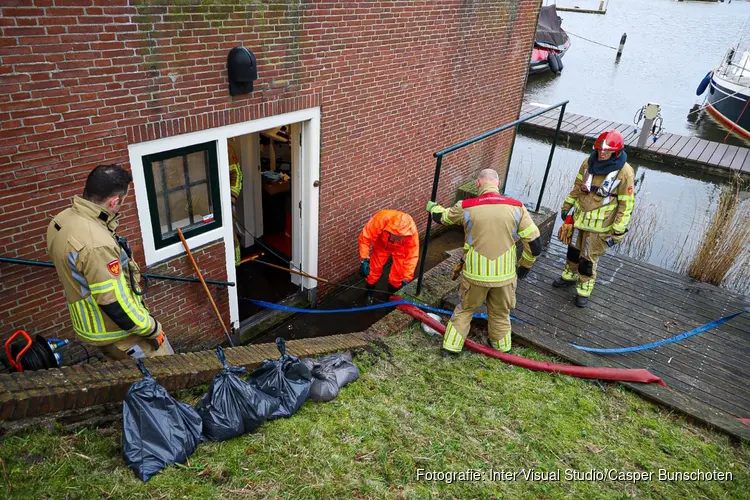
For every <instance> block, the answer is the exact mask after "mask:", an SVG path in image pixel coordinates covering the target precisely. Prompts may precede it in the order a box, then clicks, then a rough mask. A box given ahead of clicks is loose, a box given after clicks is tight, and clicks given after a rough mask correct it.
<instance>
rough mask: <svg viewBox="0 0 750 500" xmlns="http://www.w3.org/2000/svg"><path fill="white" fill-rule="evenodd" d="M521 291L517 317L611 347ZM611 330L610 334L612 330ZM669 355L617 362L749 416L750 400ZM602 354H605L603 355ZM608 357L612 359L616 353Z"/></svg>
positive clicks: (627, 356)
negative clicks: (534, 303) (535, 304)
mask: <svg viewBox="0 0 750 500" xmlns="http://www.w3.org/2000/svg"><path fill="white" fill-rule="evenodd" d="M518 293H519V295H520V298H519V299H518V300H520V301H521V302H522V304H521V305H518V306H517V308H516V310H515V311H516V313H517V316H516V317H518V318H519V319H521V320H524V321H527V322H529V323H531V324H532V325H534V326H536V327H537V328H539V329H540V330H542V331H546V332H547V333H549V334H555V335H556V337H557V338H558V339H564V340H565V341H567V342H572V343H576V344H579V345H585V346H588V347H597V348H601V347H611V346H609V345H607V344H602V336H601V335H599V334H598V332H597V330H593V329H587V328H590V326H589V327H587V326H584V325H583V324H581V323H580V322H579V321H578V319H576V320H573V319H570V318H565V317H564V316H562V315H560V316H558V317H555V318H552V317H550V316H549V315H546V314H545V313H544V312H542V311H539V310H538V309H534V308H533V307H529V306H527V305H526V303H528V301H530V300H534V299H533V298H530V297H528V296H524V294H523V292H520V291H519V292H518ZM518 300H517V302H518ZM573 307H575V306H573ZM608 333H611V331H610V332H608ZM665 351H666V349H665ZM670 354H673V353H672V352H671V351H669V352H668V353H667V354H662V355H661V356H658V357H656V356H654V355H653V353H651V352H644V351H640V352H634V353H629V354H624V355H618V356H617V358H616V362H618V363H619V364H620V365H621V367H623V368H646V369H648V370H649V371H650V372H651V373H653V374H654V375H657V376H659V377H661V378H662V379H663V380H664V381H665V382H666V383H667V384H668V385H669V386H670V387H672V389H673V390H680V391H682V392H685V393H689V394H690V395H691V396H692V397H695V398H697V399H699V400H701V401H703V402H704V403H706V404H709V405H710V406H713V407H715V408H717V409H720V410H723V411H726V412H727V413H731V414H733V415H747V414H748V413H749V412H750V403H747V402H744V401H740V400H737V399H736V398H734V396H735V395H736V394H734V393H731V392H727V391H722V390H721V386H720V384H721V381H720V380H716V378H715V377H714V376H713V374H711V373H706V372H703V379H699V378H697V376H700V375H701V373H700V372H695V373H694V374H693V375H691V374H689V373H687V372H686V371H684V368H685V366H689V363H688V364H686V363H683V364H679V363H677V362H676V361H672V362H671V363H668V362H667V361H668V360H669V357H670ZM599 356H602V357H603V355H599ZM606 357H608V358H613V357H614V356H606ZM652 358H655V359H652ZM696 375H697V376H696ZM735 391H737V392H740V391H744V389H735ZM746 405H747V406H746Z"/></svg>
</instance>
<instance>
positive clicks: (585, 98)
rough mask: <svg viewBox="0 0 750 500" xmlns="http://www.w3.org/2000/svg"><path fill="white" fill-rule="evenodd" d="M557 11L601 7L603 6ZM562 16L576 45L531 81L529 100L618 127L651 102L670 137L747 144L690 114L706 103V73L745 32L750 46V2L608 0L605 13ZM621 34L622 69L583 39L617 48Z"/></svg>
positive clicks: (595, 2) (591, 2)
mask: <svg viewBox="0 0 750 500" xmlns="http://www.w3.org/2000/svg"><path fill="white" fill-rule="evenodd" d="M551 2H552V0H545V1H544V3H545V4H547V3H551ZM552 3H554V2H552ZM557 5H560V6H574V5H575V6H578V7H580V8H590V9H597V8H598V7H599V0H560V1H559V2H557ZM558 15H559V16H560V17H561V18H562V20H563V21H562V27H563V29H564V30H566V32H568V34H569V36H570V41H571V47H570V49H569V50H568V52H567V53H566V54H565V56H564V57H563V65H564V68H563V71H562V73H561V74H560V75H559V76H555V75H553V74H552V73H551V72H547V73H543V74H538V75H530V76H529V80H528V84H527V87H526V96H525V101H526V102H538V103H543V104H554V103H557V102H561V101H565V100H570V104H569V105H568V110H569V111H570V112H573V113H578V114H582V115H586V116H593V117H596V118H601V119H607V120H612V121H619V122H621V123H633V117H634V115H635V114H636V112H637V111H638V110H639V109H640V108H641V106H643V105H645V104H647V103H649V102H654V103H658V104H660V105H661V113H662V117H663V120H664V129H665V131H666V132H672V133H675V134H682V135H695V136H698V137H702V138H704V139H707V140H711V141H715V142H726V143H728V144H735V145H738V146H739V145H743V142H742V140H741V139H739V138H737V137H736V136H734V135H729V136H728V137H727V132H726V131H725V130H723V129H721V128H720V127H719V126H718V125H716V123H715V122H714V121H713V120H712V119H711V118H709V117H708V115H707V114H706V113H705V112H704V111H700V112H697V113H692V114H691V112H692V111H694V110H695V109H696V105H700V104H702V103H703V98H704V97H705V95H704V96H696V95H695V92H696V88H697V87H698V84H699V83H700V81H701V80H702V79H703V77H704V76H705V75H706V73H708V72H709V71H711V70H712V69H713V68H714V67H716V66H717V65H718V64H719V63H720V62H721V60H722V59H723V57H724V56H725V55H726V53H727V50H729V48H730V47H731V46H732V45H734V44H735V43H737V41H738V39H739V38H740V34H741V32H742V31H743V28H744V31H745V41H748V39H749V38H750V33H747V32H748V30H750V23H748V24H746V21H747V20H748V18H749V17H750V2H747V1H742V0H734V1H732V3H727V2H724V3H720V2H677V1H674V0H609V2H608V6H607V13H606V14H605V15H599V14H582V13H576V12H562V11H558ZM623 33H627V41H626V43H625V49H624V51H623V55H622V58H621V59H620V62H619V63H615V55H616V50H613V49H611V48H607V47H603V46H601V45H597V44H595V43H593V42H590V41H587V40H584V39H582V38H580V37H585V38H587V39H589V40H592V41H595V42H598V43H601V44H604V45H608V46H611V47H617V46H618V45H619V42H620V36H621V35H622V34H623ZM576 35H577V36H576ZM725 139H726V140H725ZM744 145H747V144H744Z"/></svg>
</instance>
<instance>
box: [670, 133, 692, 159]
mask: <svg viewBox="0 0 750 500" xmlns="http://www.w3.org/2000/svg"><path fill="white" fill-rule="evenodd" d="M690 139H691V137H688V136H685V135H683V136H680V139H679V140H678V141H677V142H675V143H674V144H672V147H670V148H669V150H668V151H667V152H666V154H668V155H672V156H679V155H680V151H682V149H683V148H684V147H685V146H686V145H687V143H688V142H690Z"/></svg>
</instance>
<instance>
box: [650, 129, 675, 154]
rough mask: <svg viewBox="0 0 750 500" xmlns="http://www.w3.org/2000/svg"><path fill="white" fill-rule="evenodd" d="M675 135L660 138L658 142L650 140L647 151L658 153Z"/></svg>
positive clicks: (668, 134)
mask: <svg viewBox="0 0 750 500" xmlns="http://www.w3.org/2000/svg"><path fill="white" fill-rule="evenodd" d="M673 135H674V134H670V133H669V132H667V133H665V134H663V135H661V136H659V137H658V138H657V139H656V142H654V141H653V140H652V138H649V140H648V141H646V149H648V150H649V151H657V150H658V149H659V148H660V147H661V146H662V144H665V143H666V142H667V141H669V140H670V139H671V138H672V136H673Z"/></svg>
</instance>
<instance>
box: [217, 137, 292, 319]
mask: <svg viewBox="0 0 750 500" xmlns="http://www.w3.org/2000/svg"><path fill="white" fill-rule="evenodd" d="M297 128H298V127H297V126H294V125H292V124H289V125H282V126H280V127H275V128H272V129H267V130H263V131H260V132H255V133H251V134H246V135H243V136H238V137H232V138H229V139H228V146H229V147H230V150H233V151H234V152H235V154H236V156H237V158H238V159H239V161H240V165H241V166H242V172H243V185H242V191H241V193H240V196H239V197H238V199H237V203H236V206H235V207H234V228H235V232H236V233H237V236H238V240H239V243H240V253H241V264H240V265H239V266H237V268H236V272H237V294H238V296H239V297H240V299H243V298H251V299H258V300H264V301H266V302H279V301H281V300H283V299H285V298H287V297H289V296H290V295H292V294H294V293H296V292H297V291H299V290H300V287H299V280H297V279H294V276H293V275H292V274H291V273H289V272H287V271H285V270H283V269H280V268H284V269H289V268H290V262H292V256H293V248H294V244H295V243H297V242H296V239H297V238H298V237H299V235H298V234H297V233H298V231H296V230H295V227H294V226H295V224H294V223H293V220H294V219H295V217H294V215H295V214H294V213H293V210H292V206H293V198H294V197H293V190H294V189H295V185H297V184H298V179H296V178H295V177H296V176H297V175H299V174H298V172H299V170H300V166H301V165H300V160H301V158H300V151H299V142H297V143H296V144H295V141H293V140H292V137H296V134H293V132H296V129H297ZM274 266H277V267H274ZM261 310H262V308H260V307H258V306H256V305H254V304H252V303H250V302H248V301H246V300H240V301H239V319H240V322H241V323H242V322H243V321H246V320H247V319H248V318H250V317H251V316H253V315H254V314H256V313H258V312H260V311H261Z"/></svg>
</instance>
